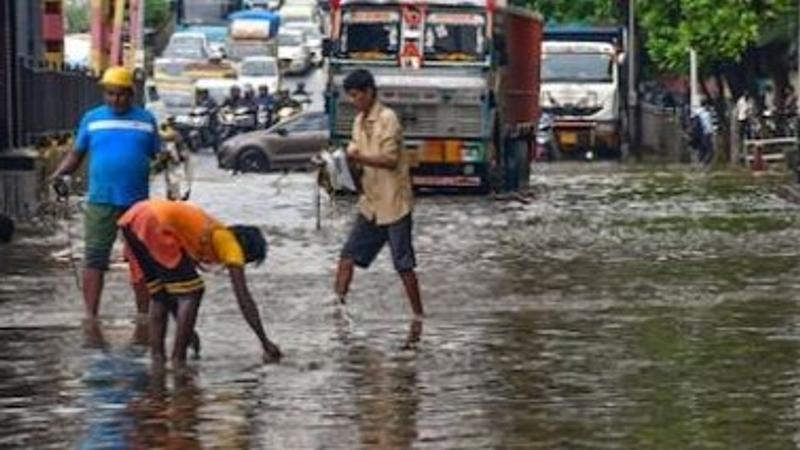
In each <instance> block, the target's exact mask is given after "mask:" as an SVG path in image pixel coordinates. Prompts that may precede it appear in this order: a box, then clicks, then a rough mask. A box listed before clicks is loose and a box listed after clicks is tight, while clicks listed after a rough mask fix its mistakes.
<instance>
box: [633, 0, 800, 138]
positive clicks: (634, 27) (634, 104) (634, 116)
mask: <svg viewBox="0 0 800 450" xmlns="http://www.w3.org/2000/svg"><path fill="white" fill-rule="evenodd" d="M798 2H800V0H798ZM636 103H637V99H636V0H628V152H630V150H631V147H633V146H634V145H636V131H637V130H636V110H637V108H636Z"/></svg>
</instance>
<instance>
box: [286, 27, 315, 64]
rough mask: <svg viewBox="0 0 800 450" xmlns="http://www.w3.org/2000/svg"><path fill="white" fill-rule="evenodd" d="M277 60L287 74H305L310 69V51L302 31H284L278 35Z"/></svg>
mask: <svg viewBox="0 0 800 450" xmlns="http://www.w3.org/2000/svg"><path fill="white" fill-rule="evenodd" d="M278 59H279V60H280V62H279V64H280V68H281V70H283V71H284V73H287V74H290V73H291V74H297V73H305V72H306V71H308V69H309V68H311V51H310V50H309V48H308V45H307V44H306V40H305V34H304V33H303V32H302V31H300V30H292V29H285V30H283V31H281V32H280V33H279V34H278Z"/></svg>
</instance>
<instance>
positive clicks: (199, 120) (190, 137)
mask: <svg viewBox="0 0 800 450" xmlns="http://www.w3.org/2000/svg"><path fill="white" fill-rule="evenodd" d="M175 128H176V130H177V131H178V132H179V133H180V135H181V137H182V138H183V140H184V142H186V145H187V146H188V147H189V150H191V151H192V152H194V153H196V152H198V151H200V149H202V148H206V147H212V148H214V149H215V150H216V147H217V140H216V136H215V133H214V130H213V129H212V127H211V111H209V109H208V108H206V107H202V106H198V107H196V108H193V109H192V110H191V111H190V112H189V114H188V115H186V116H178V117H176V118H175Z"/></svg>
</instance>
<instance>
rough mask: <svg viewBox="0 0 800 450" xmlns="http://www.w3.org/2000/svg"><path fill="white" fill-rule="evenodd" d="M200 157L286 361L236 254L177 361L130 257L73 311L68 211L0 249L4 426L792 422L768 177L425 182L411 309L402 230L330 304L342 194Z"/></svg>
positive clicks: (294, 434) (75, 225) (605, 168)
mask: <svg viewBox="0 0 800 450" xmlns="http://www.w3.org/2000/svg"><path fill="white" fill-rule="evenodd" d="M198 174H199V175H198V179H197V180H196V181H195V183H194V186H193V199H194V201H196V202H198V203H200V204H202V205H203V206H205V207H206V208H207V209H209V210H211V211H212V212H214V213H215V214H216V215H217V216H218V217H219V218H221V219H223V220H226V221H228V222H231V223H232V222H241V223H255V224H258V225H260V226H262V227H263V228H264V230H265V231H266V232H267V234H268V238H269V241H270V244H271V247H270V254H269V258H268V261H267V262H266V263H265V264H264V265H262V266H261V267H257V268H253V269H248V272H247V273H248V280H249V282H250V284H251V290H252V292H253V294H254V297H255V298H256V301H257V302H258V304H259V305H260V307H261V312H262V316H263V319H264V321H265V325H266V327H267V330H268V333H269V335H270V336H271V337H272V338H274V340H275V341H276V342H277V343H278V344H279V345H280V346H281V348H282V350H283V351H284V353H285V359H284V360H283V361H282V362H281V363H279V364H270V365H263V364H261V363H260V351H259V347H258V345H257V341H256V339H255V337H254V336H253V335H252V333H251V332H250V330H249V329H248V328H247V326H246V324H245V322H244V321H243V319H242V318H241V317H240V315H239V313H238V310H237V307H236V303H235V300H234V298H233V293H232V291H231V289H230V286H229V283H228V281H227V279H226V277H225V274H224V273H210V274H208V275H207V286H208V289H207V293H206V297H205V299H204V300H203V305H202V307H201V313H200V317H199V323H198V328H199V333H200V335H201V336H202V339H203V344H204V345H203V351H202V357H201V359H199V360H195V361H191V362H190V370H189V371H187V372H182V373H176V372H172V371H169V372H167V373H165V374H157V373H151V371H150V366H149V361H148V358H147V355H146V354H145V352H144V349H143V348H142V347H141V346H138V345H136V334H137V331H141V330H137V327H136V326H135V325H134V320H133V315H134V313H133V311H134V308H133V298H132V294H131V292H130V289H129V288H128V286H127V285H126V270H125V268H124V266H123V265H122V264H121V263H119V262H118V263H116V264H115V265H114V267H113V269H112V271H111V272H110V273H109V275H108V277H107V285H106V291H105V295H104V299H103V305H102V310H101V313H102V315H103V321H102V324H101V327H100V329H95V330H91V329H84V328H83V327H82V326H81V315H82V308H81V300H80V296H79V293H78V291H77V289H76V286H75V280H74V276H73V272H72V268H71V265H70V264H69V255H70V253H74V254H77V255H80V254H81V243H80V238H79V235H80V233H81V230H80V223H81V222H80V219H79V217H78V216H77V215H76V216H75V217H74V218H73V220H72V222H70V225H69V226H67V224H66V223H65V222H60V223H59V224H58V226H59V232H58V233H56V234H53V235H46V234H37V233H35V232H32V231H30V230H28V232H24V233H22V235H21V237H20V239H18V240H17V242H16V243H15V244H13V245H11V246H5V247H3V248H1V249H0V251H2V258H3V259H2V264H0V274H1V275H0V276H2V283H0V311H2V314H0V417H2V424H3V426H2V427H0V448H25V449H27V448H37V449H46V448H54V449H60V448H80V449H96V448H114V449H117V448H134V449H140V448H141V449H153V448H169V449H193V448H198V449H199V448H218V449H239V448H255V449H260V448H264V449H271V448H276V449H327V448H342V449H356V448H364V449H372V448H375V449H378V448H379V449H404V448H420V449H426V448H437V449H438V448H458V449H487V448H570V449H573V448H586V449H597V448H620V449H623V448H624V449H630V448H635V449H639V448H661V449H684V448H722V449H730V448H747V449H786V448H794V447H797V446H799V445H800V305H798V302H797V293H798V292H800V283H798V276H799V275H800V269H799V268H798V264H797V261H798V242H800V227H798V225H800V223H799V222H800V209H798V207H797V206H796V205H795V204H793V203H790V202H787V201H785V200H783V199H782V198H781V196H779V195H778V194H777V192H778V191H779V186H780V180H778V179H775V178H769V177H765V178H752V177H750V176H748V175H746V174H736V173H728V172H723V173H716V174H706V173H702V172H696V171H691V170H689V169H686V168H674V169H665V168H659V169H637V170H632V169H623V168H620V167H618V166H616V165H614V164H592V165H584V164H574V165H571V164H561V165H555V166H544V167H541V168H537V170H536V171H535V173H534V175H533V177H532V182H533V184H534V189H533V192H534V193H535V200H534V201H533V202H532V203H530V204H522V203H518V202H517V203H515V202H510V203H509V202H497V201H493V200H491V199H488V198H476V197H425V198H421V199H419V201H418V205H417V210H416V215H415V242H416V247H417V252H418V259H419V264H420V265H419V277H420V281H421V286H422V291H423V295H424V302H425V306H426V309H427V313H428V317H427V318H426V319H425V320H424V322H423V323H422V324H421V325H420V324H419V323H414V322H411V321H410V320H409V318H410V312H409V308H408V306H407V303H406V300H405V298H404V295H403V291H402V288H401V285H400V282H399V280H398V279H397V277H396V275H395V274H394V273H393V272H392V270H391V262H390V259H389V257H388V254H387V253H388V252H387V253H384V254H382V255H381V256H380V258H379V259H378V261H377V262H376V264H375V266H374V267H373V268H372V269H370V270H369V271H366V272H364V271H361V272H357V273H356V278H355V281H354V284H353V289H352V295H351V297H350V306H349V313H350V315H351V316H352V317H351V320H350V321H348V320H346V319H345V318H343V317H342V316H341V315H338V314H336V311H335V309H334V308H333V307H332V306H331V303H330V299H331V287H330V286H331V280H332V276H333V271H334V267H335V261H336V257H337V252H338V250H339V246H340V245H341V243H342V241H343V239H344V237H345V234H346V231H347V226H348V222H349V219H350V218H351V216H352V213H353V206H352V203H351V201H349V200H347V199H338V200H337V201H336V203H335V205H334V206H332V205H331V204H330V203H329V202H327V201H325V202H324V203H323V213H324V215H323V221H322V225H323V227H322V230H320V231H317V230H316V229H315V223H314V208H313V194H312V192H313V188H312V186H313V183H312V177H311V176H310V175H309V174H290V175H286V176H283V175H278V174H276V175H247V176H235V177H231V176H230V175H228V174H227V173H223V172H220V171H218V170H217V169H216V168H215V167H214V164H213V161H212V160H211V158H208V157H205V158H202V161H201V164H200V168H199V170H198ZM67 228H69V231H70V232H71V233H72V235H73V239H71V243H70V245H68V244H67V242H68V240H67V237H66V230H67ZM416 339H418V340H419V342H417V343H416V345H412V346H411V347H412V348H411V349H408V348H405V347H407V346H406V345H405V344H406V342H407V341H408V340H412V341H413V340H416ZM169 344H170V345H171V340H170V342H169Z"/></svg>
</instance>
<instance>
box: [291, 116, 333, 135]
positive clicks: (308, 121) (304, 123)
mask: <svg viewBox="0 0 800 450" xmlns="http://www.w3.org/2000/svg"><path fill="white" fill-rule="evenodd" d="M324 119H325V116H324V115H320V114H309V115H306V116H302V117H298V118H297V119H296V120H294V121H292V122H290V123H287V124H286V125H284V126H283V127H282V128H283V129H285V130H286V131H288V132H290V133H299V132H303V131H322V130H324V129H325V128H326V126H325V123H324Z"/></svg>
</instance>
